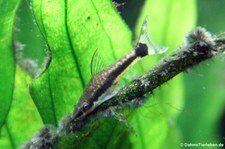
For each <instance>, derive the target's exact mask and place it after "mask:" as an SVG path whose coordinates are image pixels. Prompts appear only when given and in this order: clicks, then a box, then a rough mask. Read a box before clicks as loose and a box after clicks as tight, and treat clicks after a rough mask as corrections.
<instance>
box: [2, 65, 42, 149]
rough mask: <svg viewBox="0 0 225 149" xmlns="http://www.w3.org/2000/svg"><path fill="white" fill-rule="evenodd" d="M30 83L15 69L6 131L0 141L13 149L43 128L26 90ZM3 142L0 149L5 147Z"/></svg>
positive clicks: (26, 76) (21, 72) (24, 75)
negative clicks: (8, 143)
mask: <svg viewBox="0 0 225 149" xmlns="http://www.w3.org/2000/svg"><path fill="white" fill-rule="evenodd" d="M30 81H31V78H30V77H29V76H28V75H27V74H25V73H24V72H23V71H22V70H21V68H19V67H17V68H16V77H15V88H14V94H13V101H12V105H11V108H10V111H9V114H8V117H7V121H6V123H5V125H4V128H5V129H6V131H5V135H3V136H1V139H0V140H6V141H8V142H10V145H11V146H12V147H13V148H17V147H19V146H20V145H21V144H22V143H24V142H25V141H27V140H28V139H30V138H31V137H32V136H33V135H34V133H36V132H37V131H38V130H39V129H40V128H42V127H43V124H42V122H41V118H40V115H39V113H38V111H37V109H36V107H35V105H34V103H33V101H32V99H31V97H30V95H29V92H28V90H27V86H28V83H29V82H30ZM3 133H4V132H3ZM6 141H5V142H6ZM5 142H2V143H1V142H0V148H3V146H4V145H7V144H6V143H5Z"/></svg>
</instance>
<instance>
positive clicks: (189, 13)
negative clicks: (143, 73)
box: [131, 0, 196, 148]
mask: <svg viewBox="0 0 225 149" xmlns="http://www.w3.org/2000/svg"><path fill="white" fill-rule="evenodd" d="M146 16H148V17H149V29H150V33H151V35H152V38H153V40H155V41H157V43H160V44H161V45H163V46H167V47H169V51H168V52H167V53H171V51H173V50H175V49H176V47H177V46H178V45H179V44H181V43H182V40H183V39H184V36H185V35H186V34H187V33H188V32H189V31H190V30H191V29H192V28H193V27H194V26H195V20H196V6H195V1H194V0H183V1H175V0H155V1H154V0H147V1H145V4H144V7H143V10H142V13H141V15H140V18H139V21H138V24H137V30H136V31H137V33H139V29H140V27H141V22H142V20H144V18H145V17H146ZM175 30H176V33H174V32H175ZM137 35H138V34H137ZM154 61H158V58H155V57H146V58H145V59H144V60H142V65H143V67H144V68H145V69H149V65H150V64H149V62H151V63H152V62H154ZM182 83H183V79H182V76H178V77H175V78H173V79H172V80H171V81H170V82H169V85H168V84H167V85H163V87H161V88H160V89H158V90H157V91H155V94H154V97H152V98H151V99H150V101H149V102H148V103H147V104H146V105H145V106H143V107H142V108H140V109H139V110H138V111H137V112H136V114H135V116H134V117H133V118H132V123H133V126H134V129H135V130H136V136H131V140H132V142H133V144H134V148H162V147H163V146H164V142H165V141H166V140H168V138H167V137H169V139H171V141H168V142H179V137H173V138H175V139H176V140H172V137H170V135H169V134H171V132H170V128H171V126H170V125H174V123H175V120H176V117H177V116H178V115H179V114H180V112H181V111H180V110H177V109H182V106H183V101H184V99H183V84H182ZM170 105H172V107H175V109H174V108H171V106H170ZM175 134H179V133H175ZM175 134H174V135H175ZM156 136H157V137H156ZM168 146H173V148H179V144H172V143H171V144H168Z"/></svg>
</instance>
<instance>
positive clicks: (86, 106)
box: [82, 103, 90, 111]
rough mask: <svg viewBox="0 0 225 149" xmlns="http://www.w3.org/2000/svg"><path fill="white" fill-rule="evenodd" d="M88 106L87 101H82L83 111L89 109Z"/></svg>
mask: <svg viewBox="0 0 225 149" xmlns="http://www.w3.org/2000/svg"><path fill="white" fill-rule="evenodd" d="M89 107H90V106H89V104H88V103H84V104H83V107H82V108H83V111H87V110H88V109H89Z"/></svg>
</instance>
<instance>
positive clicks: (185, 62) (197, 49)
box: [23, 27, 225, 149]
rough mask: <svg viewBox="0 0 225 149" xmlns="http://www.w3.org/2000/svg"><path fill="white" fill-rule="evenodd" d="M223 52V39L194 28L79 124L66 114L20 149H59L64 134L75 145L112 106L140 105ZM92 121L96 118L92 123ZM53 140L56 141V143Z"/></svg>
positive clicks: (97, 124)
mask: <svg viewBox="0 0 225 149" xmlns="http://www.w3.org/2000/svg"><path fill="white" fill-rule="evenodd" d="M224 51H225V39H217V38H212V36H211V34H209V33H208V32H207V31H205V29H203V28H200V27H198V28H196V29H195V30H194V31H192V32H191V33H190V34H189V35H188V36H187V37H186V41H185V43H184V44H183V45H182V46H180V47H179V49H178V50H177V51H176V52H174V53H173V54H171V55H170V56H168V57H166V58H164V59H163V60H162V61H161V62H160V63H158V64H157V65H156V66H154V67H153V68H152V69H151V70H149V71H147V72H145V73H143V74H142V75H141V76H139V77H138V79H135V80H133V81H132V82H131V83H129V84H128V85H127V86H126V87H124V88H122V89H121V90H120V91H119V92H118V93H117V94H116V95H115V96H113V97H112V98H110V99H109V100H107V101H105V102H104V103H102V104H101V105H99V106H98V107H97V108H96V109H95V110H94V111H93V112H91V113H90V114H89V115H87V116H86V117H84V118H83V119H80V120H79V121H77V120H74V119H72V115H69V116H67V117H65V118H64V119H63V120H62V121H61V122H60V126H59V127H58V128H57V131H56V130H55V131H53V128H52V127H45V128H43V129H42V130H41V131H40V132H39V133H38V134H37V135H35V136H34V137H33V139H32V140H31V141H29V142H28V143H27V144H25V145H24V146H23V148H24V149H28V147H31V146H37V143H36V142H37V141H36V142H35V141H33V140H34V138H38V139H40V140H41V141H42V142H44V143H45V144H44V147H51V146H55V145H56V146H57V148H60V147H61V145H62V144H63V142H64V141H65V139H64V138H67V136H69V135H68V134H72V135H75V136H76V137H71V138H73V140H74V141H73V143H74V144H73V146H76V144H79V143H80V142H79V141H80V140H82V138H85V137H87V136H88V134H90V133H91V131H93V128H94V127H97V126H99V123H101V118H100V117H103V114H104V113H106V112H108V111H110V109H111V108H112V107H114V108H121V107H122V110H124V109H125V108H124V105H127V104H131V105H140V103H141V102H142V100H140V99H141V98H142V97H143V96H144V95H145V94H146V93H149V92H152V91H153V90H154V89H155V88H157V87H159V86H160V85H162V84H163V83H165V82H167V81H169V80H170V79H172V78H173V77H174V76H176V75H178V74H179V73H181V72H184V71H186V70H187V69H188V68H191V67H193V66H196V65H197V64H199V63H201V62H202V61H205V60H207V59H210V58H212V57H214V56H216V55H219V54H222V53H223V52H224ZM108 115H109V114H108ZM93 118H95V119H93ZM96 118H98V119H97V120H96ZM90 128H91V129H90ZM53 132H54V133H53ZM56 132H57V133H56ZM49 136H51V137H49ZM41 137H42V138H41ZM49 138H50V139H49ZM71 138H70V139H71ZM57 139H58V140H59V141H56V140H57ZM43 140H44V141H43ZM39 142H40V141H39ZM49 142H50V143H49ZM42 145H43V144H42ZM39 146H40V144H39Z"/></svg>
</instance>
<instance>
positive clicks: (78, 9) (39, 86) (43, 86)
mask: <svg viewBox="0 0 225 149" xmlns="http://www.w3.org/2000/svg"><path fill="white" fill-rule="evenodd" d="M33 10H34V15H35V17H36V19H37V23H38V25H39V27H40V29H41V31H42V32H43V33H44V35H45V37H46V40H47V42H48V44H49V47H50V50H51V53H52V60H51V63H50V65H49V67H48V69H47V70H46V71H45V72H44V73H43V74H42V75H41V76H40V77H39V78H37V79H36V80H34V81H33V82H32V84H31V85H30V93H31V96H32V97H33V99H34V101H35V103H36V105H37V107H38V109H39V112H40V114H41V116H42V119H43V121H44V123H50V124H54V125H56V124H57V121H58V120H60V119H61V118H62V116H64V115H65V114H67V113H70V112H71V111H73V108H74V105H75V104H76V101H77V100H78V99H79V97H80V95H81V93H82V91H83V88H84V86H85V85H86V84H87V83H88V81H89V79H90V77H91V73H90V62H91V58H92V55H93V53H94V51H95V50H96V49H98V51H99V53H101V54H104V57H107V61H109V63H110V62H114V60H115V59H117V58H118V57H121V55H124V54H125V53H127V51H129V50H131V47H132V46H131V42H130V39H131V34H130V32H129V30H128V28H127V26H126V25H125V24H124V23H123V22H122V20H121V18H120V17H119V16H118V14H117V12H116V10H115V9H114V7H113V5H112V3H111V1H109V0H104V1H101V2H100V1H95V0H93V1H92V0H86V1H72V0H68V1H61V0H57V1H56V0H50V1H39V0H33ZM55 16H57V17H55ZM118 35H119V36H118ZM90 39H91V40H90Z"/></svg>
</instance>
